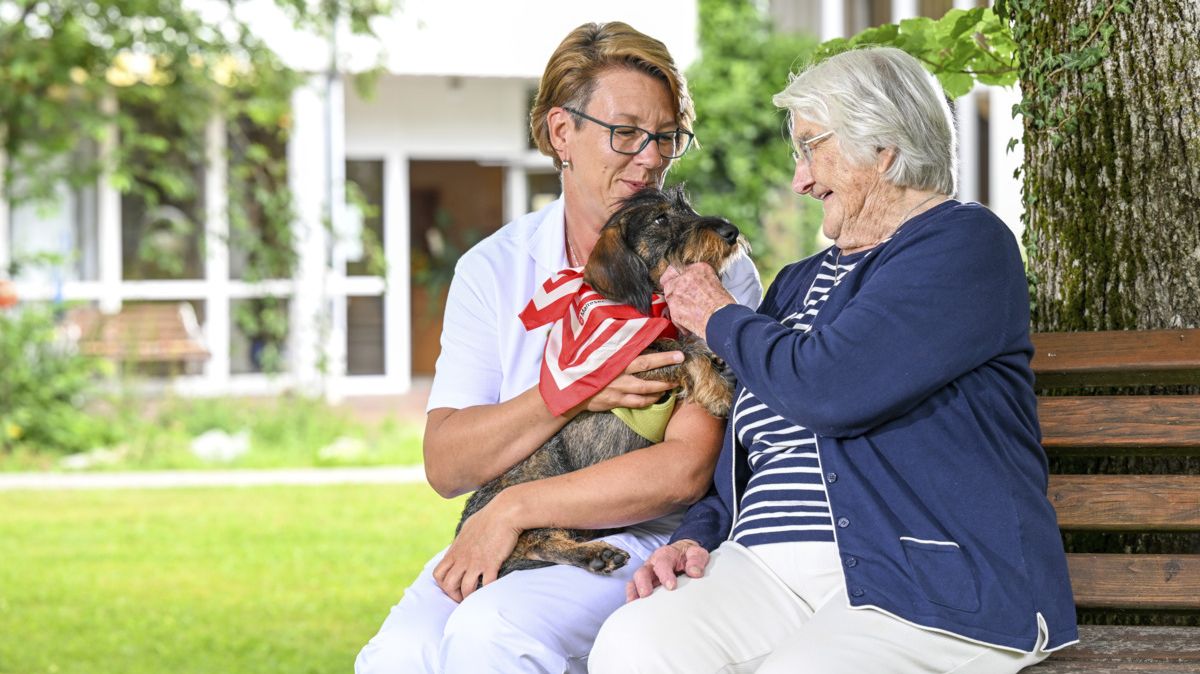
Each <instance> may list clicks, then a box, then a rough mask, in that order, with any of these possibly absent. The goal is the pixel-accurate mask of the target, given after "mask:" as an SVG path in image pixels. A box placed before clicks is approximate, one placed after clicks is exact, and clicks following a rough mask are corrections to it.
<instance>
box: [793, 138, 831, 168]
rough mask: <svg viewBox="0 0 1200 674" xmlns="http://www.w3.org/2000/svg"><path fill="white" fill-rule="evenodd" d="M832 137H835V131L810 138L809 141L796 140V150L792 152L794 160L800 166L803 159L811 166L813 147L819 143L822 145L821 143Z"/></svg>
mask: <svg viewBox="0 0 1200 674" xmlns="http://www.w3.org/2000/svg"><path fill="white" fill-rule="evenodd" d="M832 135H833V131H832V130H829V131H826V132H825V133H818V134H817V135H815V136H813V137H812V138H809V139H807V140H798V139H797V140H795V141H794V143H795V145H796V148H795V149H794V150H792V160H793V161H795V162H796V163H797V164H799V163H800V160H801V159H803V160H804V163H805V164H811V163H812V149H813V147H814V146H815V145H816V144H817V143H820V142H821V141H823V140H825V139H826V138H828V137H830V136H832Z"/></svg>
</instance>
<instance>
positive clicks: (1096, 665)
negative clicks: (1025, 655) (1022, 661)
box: [1026, 625, 1200, 674]
mask: <svg viewBox="0 0 1200 674" xmlns="http://www.w3.org/2000/svg"><path fill="white" fill-rule="evenodd" d="M1118 668H1119V669H1118ZM1026 671H1028V672H1036V674H1085V673H1086V674H1103V673H1105V672H1116V671H1121V672H1180V673H1182V672H1196V671H1200V630H1197V629H1196V628H1194V627H1128V626H1111V625H1080V626H1079V643H1078V644H1075V645H1074V646H1071V647H1069V648H1066V649H1063V650H1061V651H1056V652H1055V653H1054V654H1053V655H1051V656H1050V659H1048V660H1046V661H1045V662H1043V663H1042V664H1040V665H1038V666H1036V667H1033V668H1031V669H1028V670H1026Z"/></svg>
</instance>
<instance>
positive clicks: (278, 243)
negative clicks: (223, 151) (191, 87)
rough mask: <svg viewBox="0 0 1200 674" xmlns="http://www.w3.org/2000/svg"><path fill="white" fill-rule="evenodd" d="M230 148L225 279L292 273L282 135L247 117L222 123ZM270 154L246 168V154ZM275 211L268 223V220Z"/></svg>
mask: <svg viewBox="0 0 1200 674" xmlns="http://www.w3.org/2000/svg"><path fill="white" fill-rule="evenodd" d="M226 131H227V133H226V143H227V144H228V148H229V160H230V161H229V183H228V188H229V278H231V279H234V280H239V281H243V280H244V281H260V280H263V279H272V278H291V277H292V269H293V268H294V262H295V258H296V254H295V250H294V243H293V241H292V229H291V227H292V225H291V222H290V221H288V218H287V216H284V217H282V218H281V217H280V216H279V215H278V213H280V212H281V211H286V210H287V208H288V207H287V205H286V201H287V197H288V182H287V181H288V174H287V161H286V158H287V134H286V133H285V132H283V131H281V130H279V129H274V128H263V127H260V126H255V125H254V124H252V123H251V122H250V121H249V120H247V119H244V118H243V119H238V120H232V121H230V122H229V123H228V124H227V125H226ZM255 152H262V153H265V155H266V156H268V157H270V158H271V161H269V162H267V165H266V166H263V165H261V164H260V165H258V166H256V167H255V168H251V167H250V163H249V162H247V161H246V157H247V155H248V154H251V153H255ZM272 213H275V214H277V215H276V216H275V218H276V220H275V223H276V224H273V225H272V226H270V227H268V226H267V223H268V222H270V220H268V218H269V217H271V214H272Z"/></svg>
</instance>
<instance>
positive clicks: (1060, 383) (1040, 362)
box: [1033, 329, 1200, 388]
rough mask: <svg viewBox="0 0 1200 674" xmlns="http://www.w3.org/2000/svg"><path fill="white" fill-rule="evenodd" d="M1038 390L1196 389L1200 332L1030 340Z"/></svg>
mask: <svg viewBox="0 0 1200 674" xmlns="http://www.w3.org/2000/svg"><path fill="white" fill-rule="evenodd" d="M1033 345H1034V357H1033V370H1034V372H1035V373H1036V374H1037V382H1038V386H1040V387H1046V388H1055V387H1066V386H1142V385H1173V384H1200V329H1189V330H1136V331H1135V330H1128V331H1108V332H1042V333H1036V334H1034V335H1033Z"/></svg>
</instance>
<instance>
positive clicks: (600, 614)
mask: <svg viewBox="0 0 1200 674" xmlns="http://www.w3.org/2000/svg"><path fill="white" fill-rule="evenodd" d="M668 535H669V529H668V528H666V527H657V528H655V527H644V528H643V527H633V528H631V529H629V530H627V531H625V532H622V533H619V534H614V535H612V536H607V537H605V538H603V539H601V540H605V541H608V542H610V543H612V544H613V545H616V546H617V547H620V548H622V549H624V550H625V551H627V552H629V554H630V559H629V562H628V563H627V564H626V565H625V566H624V567H623V568H622V569H620V570H618V571H617V572H616V573H614V574H612V575H611V576H601V575H597V574H594V573H591V572H588V571H584V570H582V569H578V568H575V567H568V566H562V565H555V566H548V567H545V568H541V569H532V570H528V571H516V572H514V573H510V574H508V575H507V576H505V577H503V578H501V579H500V580H498V581H496V582H494V583H491V584H490V585H487V586H486V587H483V588H480V589H479V590H477V591H475V592H474V593H472V594H471V595H470V596H468V597H467V598H466V599H465V600H464V601H463V602H462V604H461V605H459V604H455V603H454V602H453V601H452V600H451V599H450V598H449V597H446V595H445V594H444V593H443V592H442V591H441V589H440V588H439V587H437V584H436V582H435V581H434V580H433V576H432V573H433V568H434V567H435V566H437V562H438V561H439V560H440V559H441V557H442V555H441V554H439V555H437V556H436V557H435V558H434V559H433V560H431V561H430V562H429V564H427V565H426V567H425V569H424V570H422V572H421V575H420V576H418V577H417V580H416V581H414V582H413V584H412V586H410V587H409V588H408V590H406V591H405V593H404V598H403V599H401V601H400V603H399V604H397V605H396V606H395V607H393V608H392V612H391V614H390V615H389V616H388V618H387V620H386V621H385V622H384V625H383V627H382V628H381V629H380V631H379V634H377V635H376V636H375V637H374V638H373V639H371V642H370V643H368V644H367V646H366V647H365V648H364V649H363V651H362V653H360V654H359V657H358V661H357V662H356V663H355V672H356V674H400V673H403V674H409V673H410V672H417V673H426V674H481V673H486V672H496V673H498V674H499V673H503V674H510V673H515V672H547V673H550V674H561V673H562V672H584V671H586V667H587V657H588V653H589V652H590V651H591V647H592V642H593V641H594V640H595V637H596V632H597V631H599V629H600V625H601V624H602V623H603V622H604V620H605V618H607V617H608V616H609V614H611V613H612V612H613V611H614V610H616V609H617V608H618V607H619V606H620V605H621V604H622V603H624V601H625V584H626V583H627V582H629V580H630V578H631V577H632V576H633V572H634V570H636V569H637V568H638V567H639V566H641V565H642V563H643V562H644V561H645V559H646V557H648V556H649V555H650V553H651V552H653V551H654V550H656V549H657V548H658V547H659V546H661V545H663V544H664V543H665V542H666V540H667V537H668ZM447 604H448V606H447Z"/></svg>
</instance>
